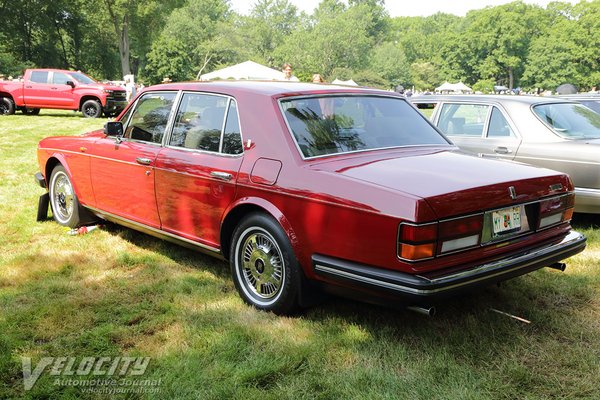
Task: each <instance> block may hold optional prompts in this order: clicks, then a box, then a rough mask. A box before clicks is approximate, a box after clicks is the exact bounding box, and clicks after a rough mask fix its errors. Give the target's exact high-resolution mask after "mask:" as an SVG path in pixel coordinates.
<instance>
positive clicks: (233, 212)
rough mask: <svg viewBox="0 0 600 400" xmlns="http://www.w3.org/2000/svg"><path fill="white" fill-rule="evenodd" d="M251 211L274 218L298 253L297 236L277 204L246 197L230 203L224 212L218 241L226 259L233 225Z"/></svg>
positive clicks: (233, 228)
mask: <svg viewBox="0 0 600 400" xmlns="http://www.w3.org/2000/svg"><path fill="white" fill-rule="evenodd" d="M253 212H261V213H264V214H267V215H270V216H271V217H273V218H275V220H276V221H277V222H278V223H279V225H280V226H281V228H282V229H283V231H284V232H285V234H286V236H287V237H288V239H289V241H290V243H291V245H292V248H293V249H294V252H295V253H296V254H298V250H299V245H298V238H297V236H296V234H295V233H294V230H293V228H292V226H291V224H290V222H289V221H288V219H287V218H286V217H285V215H283V212H281V210H279V208H277V206H275V205H274V204H272V203H270V202H268V201H266V200H264V199H261V198H257V197H247V198H244V199H241V200H239V201H237V202H236V203H234V204H232V205H231V206H230V207H229V208H228V210H227V211H226V212H225V214H224V215H225V217H224V218H223V221H222V223H221V233H220V241H221V252H222V253H223V256H224V257H225V258H226V259H229V250H230V248H231V239H232V238H233V232H234V230H235V227H236V226H237V225H238V223H239V222H240V221H241V220H242V219H243V218H244V217H245V216H246V215H249V214H251V213H253Z"/></svg>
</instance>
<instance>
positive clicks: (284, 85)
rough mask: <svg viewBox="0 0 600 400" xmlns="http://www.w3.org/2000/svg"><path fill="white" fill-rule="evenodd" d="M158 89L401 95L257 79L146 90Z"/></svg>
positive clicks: (359, 88)
mask: <svg viewBox="0 0 600 400" xmlns="http://www.w3.org/2000/svg"><path fill="white" fill-rule="evenodd" d="M156 90H197V91H209V92H215V93H226V94H233V93H253V94H262V95H267V96H276V97H283V96H294V95H302V94H319V93H363V94H379V95H392V96H397V97H401V96H400V95H398V94H397V93H394V92H388V91H384V90H380V89H373V88H365V87H356V86H341V85H331V84H321V83H304V82H286V81H256V80H240V81H236V80H226V81H194V82H177V83H164V84H159V85H153V86H148V87H146V88H145V89H144V91H145V92H146V91H156Z"/></svg>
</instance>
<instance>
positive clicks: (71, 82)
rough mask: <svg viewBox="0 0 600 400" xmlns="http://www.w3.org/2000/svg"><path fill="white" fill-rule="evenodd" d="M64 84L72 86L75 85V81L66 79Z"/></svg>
mask: <svg viewBox="0 0 600 400" xmlns="http://www.w3.org/2000/svg"><path fill="white" fill-rule="evenodd" d="M66 84H67V85H69V86H71V87H72V88H74V87H75V82H73V81H67V83H66Z"/></svg>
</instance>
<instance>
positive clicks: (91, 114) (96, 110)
mask: <svg viewBox="0 0 600 400" xmlns="http://www.w3.org/2000/svg"><path fill="white" fill-rule="evenodd" d="M81 113H82V114H83V116H84V117H86V118H98V117H99V116H101V115H102V105H101V104H100V102H98V101H97V100H86V101H85V102H84V103H83V104H82V106H81Z"/></svg>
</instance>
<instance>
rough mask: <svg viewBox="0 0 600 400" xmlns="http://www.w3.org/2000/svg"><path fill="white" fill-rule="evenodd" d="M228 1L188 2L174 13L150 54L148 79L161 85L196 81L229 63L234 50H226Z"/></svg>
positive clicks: (205, 0)
mask: <svg viewBox="0 0 600 400" xmlns="http://www.w3.org/2000/svg"><path fill="white" fill-rule="evenodd" d="M229 16H230V10H229V3H228V1H227V0H188V1H187V3H186V4H185V5H184V6H183V7H181V8H178V9H176V10H175V11H173V13H172V14H171V15H170V17H169V19H168V20H167V22H166V25H165V27H164V29H163V31H162V32H161V34H160V36H159V38H158V40H157V41H155V42H154V43H153V45H152V50H151V51H150V53H149V54H148V64H147V65H146V67H145V71H144V77H145V78H148V79H149V80H150V81H151V82H160V80H161V79H162V78H163V77H166V76H168V77H170V78H171V79H174V80H190V79H195V78H196V77H197V76H198V75H199V74H200V73H201V72H202V71H204V70H205V69H207V68H212V67H214V66H216V65H219V64H222V63H226V62H228V61H229V60H230V59H232V58H233V56H232V50H231V49H229V48H227V47H224V45H223V43H224V36H223V35H222V32H223V29H224V28H223V26H226V25H227V24H228V23H229Z"/></svg>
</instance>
